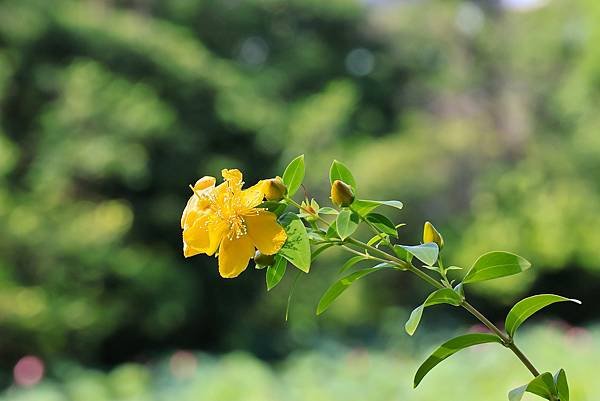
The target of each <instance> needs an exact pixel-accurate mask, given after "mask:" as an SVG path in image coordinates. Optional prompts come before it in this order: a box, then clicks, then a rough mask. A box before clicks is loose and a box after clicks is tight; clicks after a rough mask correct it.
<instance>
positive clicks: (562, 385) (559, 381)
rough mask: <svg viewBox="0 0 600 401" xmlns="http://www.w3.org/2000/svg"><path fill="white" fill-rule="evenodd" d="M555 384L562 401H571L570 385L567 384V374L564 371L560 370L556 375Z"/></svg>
mask: <svg viewBox="0 0 600 401" xmlns="http://www.w3.org/2000/svg"><path fill="white" fill-rule="evenodd" d="M554 384H555V385H556V392H557V393H558V398H560V401H569V383H568V382H567V374H566V373H565V370H564V369H560V370H559V371H558V372H556V374H555V375H554Z"/></svg>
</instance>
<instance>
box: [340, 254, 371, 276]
mask: <svg viewBox="0 0 600 401" xmlns="http://www.w3.org/2000/svg"><path fill="white" fill-rule="evenodd" d="M363 260H369V258H368V257H367V256H359V255H356V256H354V257H352V258H350V259H348V260H347V261H346V263H344V265H343V266H342V268H341V269H340V271H339V272H338V274H342V273H344V272H345V271H346V270H348V269H350V268H351V267H352V266H354V265H355V264H357V263H358V262H362V261H363Z"/></svg>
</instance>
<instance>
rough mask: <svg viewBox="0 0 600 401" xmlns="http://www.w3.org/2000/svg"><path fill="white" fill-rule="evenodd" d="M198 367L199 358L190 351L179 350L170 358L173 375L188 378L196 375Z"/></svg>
mask: <svg viewBox="0 0 600 401" xmlns="http://www.w3.org/2000/svg"><path fill="white" fill-rule="evenodd" d="M197 367H198V358H196V356H195V355H194V354H192V353H191V352H189V351H177V352H175V353H174V354H173V355H172V356H171V359H170V360H169V368H170V370H171V374H172V375H173V377H176V378H178V379H188V378H190V377H192V376H193V375H194V373H195V372H196V368H197Z"/></svg>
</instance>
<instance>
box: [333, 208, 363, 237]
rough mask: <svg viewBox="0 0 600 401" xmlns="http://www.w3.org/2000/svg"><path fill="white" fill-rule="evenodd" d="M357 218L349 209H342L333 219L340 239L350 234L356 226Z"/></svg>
mask: <svg viewBox="0 0 600 401" xmlns="http://www.w3.org/2000/svg"><path fill="white" fill-rule="evenodd" d="M358 223H359V218H358V215H356V213H353V212H352V211H351V210H350V209H342V211H341V212H340V214H338V216H337V218H336V219H335V224H336V230H337V233H338V235H339V236H340V238H341V239H346V238H348V237H349V236H351V235H352V234H353V233H354V231H356V228H357V227H358Z"/></svg>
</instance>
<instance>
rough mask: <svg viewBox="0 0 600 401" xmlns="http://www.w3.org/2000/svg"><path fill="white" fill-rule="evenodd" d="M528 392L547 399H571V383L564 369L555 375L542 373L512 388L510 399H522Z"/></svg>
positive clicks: (518, 400)
mask: <svg viewBox="0 0 600 401" xmlns="http://www.w3.org/2000/svg"><path fill="white" fill-rule="evenodd" d="M526 392H528V393H532V394H535V395H538V396H540V397H542V398H545V399H547V400H551V399H553V398H554V399H556V398H558V399H560V401H569V384H568V382H567V375H566V373H565V371H564V369H560V370H559V371H558V372H556V374H554V376H552V374H551V373H550V372H545V373H542V374H541V375H539V376H537V377H536V378H534V379H533V380H532V381H530V382H529V383H527V384H525V385H523V386H521V387H517V388H515V389H513V390H511V391H510V392H509V393H508V399H509V401H521V399H522V398H523V395H524V394H525V393H526Z"/></svg>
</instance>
